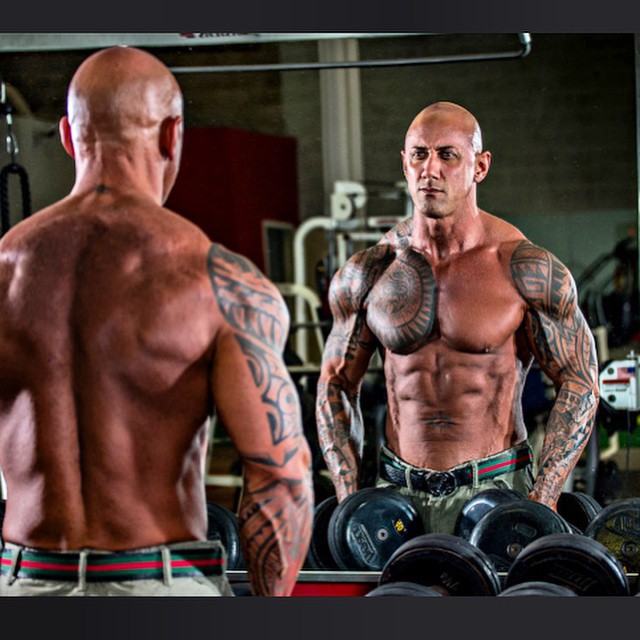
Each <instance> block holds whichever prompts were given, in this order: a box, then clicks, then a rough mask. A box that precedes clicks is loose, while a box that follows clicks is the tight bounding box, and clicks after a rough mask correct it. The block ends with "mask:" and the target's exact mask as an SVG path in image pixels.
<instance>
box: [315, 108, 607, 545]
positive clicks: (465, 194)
mask: <svg viewBox="0 0 640 640" xmlns="http://www.w3.org/2000/svg"><path fill="white" fill-rule="evenodd" d="M490 164H491V154H490V152H489V151H486V150H483V146H482V134H481V130H480V126H479V124H478V122H477V121H476V119H475V117H474V116H473V115H472V114H471V113H469V112H468V111H467V110H466V109H464V108H463V107H461V106H459V105H456V104H452V103H448V102H439V103H435V104H432V105H430V106H428V107H426V108H425V109H423V110H422V111H421V112H420V113H419V114H418V115H417V116H416V117H415V119H414V120H413V122H412V123H411V125H410V127H409V129H408V131H407V133H406V137H405V144H404V149H403V151H402V166H403V171H404V175H405V178H406V180H407V183H408V188H409V192H410V195H411V198H412V201H413V215H412V217H411V218H410V219H408V220H406V221H403V222H401V223H399V224H398V225H397V226H395V227H394V228H393V229H392V230H391V231H389V232H388V233H387V234H386V235H385V236H384V237H383V238H382V239H381V240H380V242H379V243H378V244H376V245H375V246H373V247H370V248H368V249H365V250H363V251H361V252H359V253H356V254H355V255H354V256H352V257H351V258H350V259H349V260H348V261H347V262H346V264H345V265H344V266H343V267H342V268H341V269H340V270H339V271H338V272H337V273H336V275H335V277H334V278H333V280H332V283H331V289H330V304H331V309H332V314H333V326H332V329H331V332H330V335H329V337H328V340H327V343H326V346H325V351H324V355H323V363H322V370H321V375H320V380H319V384H318V396H317V421H318V435H319V440H320V442H321V446H322V450H323V455H324V458H325V461H326V463H327V467H328V469H329V471H330V473H331V476H332V480H333V483H334V485H335V488H336V493H337V496H338V500H339V501H342V500H344V499H345V498H346V497H347V496H348V495H350V494H352V493H354V492H355V491H357V490H358V488H359V487H360V484H359V483H360V472H361V469H362V453H363V439H364V425H363V423H362V411H361V407H360V404H359V403H360V395H359V394H360V389H361V384H362V381H363V377H364V375H365V373H366V371H367V367H368V365H369V362H370V359H371V357H372V356H373V354H374V352H375V351H376V350H377V349H378V348H381V349H382V351H383V359H384V373H385V380H386V390H387V402H388V407H387V409H388V410H387V418H386V425H385V430H384V444H383V446H382V448H381V451H380V459H379V478H378V480H377V483H378V484H379V485H381V486H384V485H390V486H393V487H396V488H397V490H398V491H399V492H401V493H403V494H405V495H410V496H412V498H413V501H414V503H415V504H416V507H417V508H418V510H419V512H420V513H421V515H422V517H423V519H424V521H425V527H426V530H427V531H442V532H449V533H453V532H454V527H455V521H456V519H457V516H458V514H459V512H460V509H461V508H462V506H463V505H464V504H465V503H466V502H467V501H468V500H469V499H470V498H471V497H472V496H473V495H475V494H476V493H477V492H479V491H481V490H483V489H486V488H489V487H493V486H503V487H510V488H513V489H516V490H519V491H521V492H522V493H524V494H525V495H526V496H528V497H529V498H530V499H531V500H534V501H537V502H540V503H542V504H544V505H547V506H548V507H550V508H551V509H554V510H555V509H556V503H557V500H558V497H559V495H560V493H561V492H562V490H563V487H564V485H565V483H566V481H567V479H568V477H569V474H570V473H571V471H572V469H573V468H574V466H575V465H576V463H577V462H578V460H579V458H580V455H581V453H582V451H583V449H584V447H585V445H586V443H587V441H588V438H589V436H590V434H591V431H592V428H593V424H594V418H595V411H596V407H597V401H598V386H597V374H598V369H597V359H596V352H595V346H594V340H593V336H592V334H591V332H590V330H589V327H588V325H587V323H586V322H585V319H584V317H583V315H582V313H581V311H580V309H579V308H578V304H577V296H576V290H575V284H574V281H573V278H572V276H571V274H570V273H569V271H568V270H567V268H566V267H565V266H564V265H563V264H562V263H561V262H560V261H559V260H558V259H557V258H556V257H554V256H553V255H552V254H550V253H549V252H548V251H546V250H545V249H543V248H541V247H538V246H536V245H534V244H532V243H531V242H529V241H528V240H527V238H525V236H524V235H523V234H522V233H521V232H520V231H519V230H518V229H516V228H515V227H513V226H512V225H511V224H509V223H507V222H506V221H504V220H501V219H499V218H497V217H495V216H493V215H491V214H489V213H487V212H486V211H483V210H481V209H480V208H479V207H478V204H477V199H476V198H477V193H476V192H477V186H478V184H480V183H481V182H482V181H483V180H484V178H485V177H486V175H487V173H488V171H489V167H490ZM534 360H535V361H536V362H537V363H538V364H539V366H540V368H541V370H542V371H543V372H544V373H545V374H546V375H547V376H548V377H549V378H550V380H551V381H552V382H553V384H554V385H555V391H556V395H555V401H554V404H553V406H552V409H551V411H550V415H549V417H548V421H547V424H546V428H545V436H544V442H543V444H542V448H541V452H540V458H539V466H538V468H537V469H535V470H534V468H533V465H532V452H531V449H530V445H529V443H528V441H527V431H526V427H525V424H524V421H523V416H522V409H521V393H522V389H523V385H524V381H525V377H526V375H527V372H528V371H529V368H530V366H531V364H532V363H533V361H534Z"/></svg>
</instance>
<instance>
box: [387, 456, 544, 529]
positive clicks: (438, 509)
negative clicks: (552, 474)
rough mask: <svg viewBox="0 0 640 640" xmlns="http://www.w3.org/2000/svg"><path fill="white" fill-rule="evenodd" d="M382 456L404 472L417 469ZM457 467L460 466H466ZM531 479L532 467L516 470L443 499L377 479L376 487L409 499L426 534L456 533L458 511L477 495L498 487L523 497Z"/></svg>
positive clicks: (469, 486)
mask: <svg viewBox="0 0 640 640" xmlns="http://www.w3.org/2000/svg"><path fill="white" fill-rule="evenodd" d="M385 455H387V456H388V457H390V458H393V460H394V461H395V462H396V463H397V464H400V465H402V466H404V467H406V468H410V469H418V467H412V466H411V465H409V464H407V463H406V462H404V461H403V460H401V459H400V458H398V456H396V455H394V454H393V453H392V452H391V451H389V450H388V449H385ZM491 457H493V456H489V457H488V458H480V459H478V460H472V461H471V462H466V463H465V465H468V464H471V465H478V464H480V463H482V462H485V461H486V460H488V459H490V458H491ZM465 465H460V466H465ZM533 481H534V475H533V468H532V466H531V465H529V466H527V467H525V468H523V469H518V470H516V471H512V472H508V473H503V474H501V475H498V476H494V477H492V478H487V479H486V480H481V479H478V480H477V481H476V482H474V483H472V484H468V485H463V486H461V487H457V488H456V489H454V491H453V492H452V493H450V494H448V495H446V496H433V495H431V494H430V493H427V492H426V491H418V490H416V489H411V488H408V487H399V486H396V485H394V484H392V483H390V482H388V481H386V480H384V479H382V478H380V477H378V478H377V479H376V486H377V487H392V488H395V489H396V490H397V491H398V492H399V493H400V494H402V495H404V496H408V497H410V498H411V499H412V501H413V503H414V505H415V508H416V510H417V511H418V513H419V514H420V516H421V517H422V520H423V522H424V527H425V532H426V533H450V534H454V533H455V528H456V522H457V520H458V516H459V514H460V511H462V508H463V507H464V505H465V504H466V503H467V502H468V501H469V500H470V499H471V498H472V497H473V496H474V495H476V494H477V493H480V492H481V491H485V490H486V489H490V488H492V487H497V488H501V489H515V490H516V491H519V492H520V493H522V494H524V495H525V496H526V495H528V494H529V492H530V491H531V489H532V487H533Z"/></svg>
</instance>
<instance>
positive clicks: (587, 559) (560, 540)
mask: <svg viewBox="0 0 640 640" xmlns="http://www.w3.org/2000/svg"><path fill="white" fill-rule="evenodd" d="M532 581H533V582H537V581H541V582H551V583H553V584H557V585H561V586H564V587H568V588H569V589H571V590H572V591H573V592H574V593H575V594H576V595H579V596H628V595H630V585H629V580H628V579H627V576H626V574H625V572H624V569H623V567H622V565H621V564H620V562H619V561H618V560H617V558H616V557H615V556H614V555H613V553H611V551H609V549H607V548H606V547H605V546H604V545H602V544H600V543H599V542H598V541H597V540H594V539H593V538H589V537H587V536H584V535H576V534H573V533H555V534H550V535H547V536H544V537H541V538H538V539H537V540H534V541H533V542H531V543H530V544H529V545H527V546H526V547H525V548H524V549H523V550H522V551H521V552H520V553H519V554H518V556H517V557H516V558H515V559H514V560H513V563H512V564H511V567H510V568H509V571H508V572H507V575H506V577H505V581H504V591H506V590H507V589H509V588H510V587H512V586H514V585H516V584H521V583H524V582H532Z"/></svg>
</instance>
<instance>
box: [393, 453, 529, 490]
mask: <svg viewBox="0 0 640 640" xmlns="http://www.w3.org/2000/svg"><path fill="white" fill-rule="evenodd" d="M532 460H533V456H532V453H531V449H530V447H529V445H528V444H524V445H519V446H517V447H514V448H513V449H509V450H507V451H503V452H501V453H498V454H496V455H494V456H491V457H489V458H485V459H484V460H482V461H480V462H475V463H469V464H466V465H464V466H460V467H456V468H455V469H451V470H449V471H427V470H426V469H424V470H423V469H416V468H414V467H410V466H409V465H404V464H403V463H402V462H401V461H398V460H394V459H393V458H391V457H390V456H388V455H387V454H386V453H385V451H384V449H383V450H382V451H381V452H380V477H381V478H382V479H383V480H386V481H388V482H391V483H393V484H395V485H397V486H399V487H410V488H412V489H417V490H418V491H426V492H427V493H430V494H431V495H433V496H436V497H439V496H447V495H449V494H450V493H453V491H454V490H455V489H456V488H457V487H461V486H463V485H467V484H471V483H472V482H473V477H474V466H475V467H476V468H477V470H478V471H477V476H478V480H486V479H488V478H493V477H495V476H499V475H501V474H503V473H509V472H511V471H516V470H517V469H523V468H524V467H527V466H529V465H530V464H531V462H532ZM407 475H408V476H409V483H410V484H407Z"/></svg>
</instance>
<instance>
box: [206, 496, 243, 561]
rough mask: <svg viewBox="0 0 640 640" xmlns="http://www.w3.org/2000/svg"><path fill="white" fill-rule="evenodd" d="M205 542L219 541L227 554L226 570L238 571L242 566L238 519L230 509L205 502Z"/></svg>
mask: <svg viewBox="0 0 640 640" xmlns="http://www.w3.org/2000/svg"><path fill="white" fill-rule="evenodd" d="M207 518H208V522H207V540H216V539H217V540H220V541H221V542H222V545H223V546H224V548H225V550H226V552H227V568H228V569H239V568H241V567H243V566H244V558H243V556H242V547H241V546H240V528H239V526H238V518H237V516H236V514H235V513H233V511H231V509H227V508H226V507H223V506H222V505H221V504H218V503H216V502H207Z"/></svg>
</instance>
